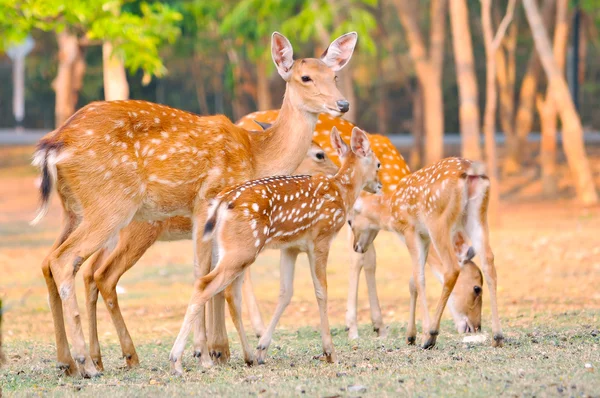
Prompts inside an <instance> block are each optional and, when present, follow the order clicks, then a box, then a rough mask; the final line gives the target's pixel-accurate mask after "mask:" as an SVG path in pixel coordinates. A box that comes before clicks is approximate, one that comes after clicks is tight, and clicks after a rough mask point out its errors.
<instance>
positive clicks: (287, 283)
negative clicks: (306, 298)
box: [246, 249, 298, 365]
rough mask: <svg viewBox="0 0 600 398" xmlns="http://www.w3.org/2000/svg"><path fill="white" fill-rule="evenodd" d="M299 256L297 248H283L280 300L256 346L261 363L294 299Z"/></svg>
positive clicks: (280, 268)
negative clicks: (277, 327)
mask: <svg viewBox="0 0 600 398" xmlns="http://www.w3.org/2000/svg"><path fill="white" fill-rule="evenodd" d="M297 258H298V251H297V250H295V249H282V250H281V260H280V262H279V281H280V282H279V300H277V307H276V308H275V313H274V314H273V318H271V322H269V326H268V327H267V330H266V331H265V333H264V334H263V335H262V337H261V338H260V340H259V342H258V347H256V359H257V361H258V363H259V364H260V365H262V364H264V363H265V357H266V356H267V350H268V349H269V345H271V341H272V338H273V332H274V331H275V327H276V326H277V323H278V322H279V319H280V318H281V315H282V314H283V311H285V309H286V308H287V306H288V305H289V304H290V301H292V296H293V295H294V268H295V266H296V259H297ZM246 272H248V271H246Z"/></svg>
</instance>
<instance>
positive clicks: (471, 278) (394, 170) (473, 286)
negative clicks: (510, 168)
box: [236, 110, 483, 339]
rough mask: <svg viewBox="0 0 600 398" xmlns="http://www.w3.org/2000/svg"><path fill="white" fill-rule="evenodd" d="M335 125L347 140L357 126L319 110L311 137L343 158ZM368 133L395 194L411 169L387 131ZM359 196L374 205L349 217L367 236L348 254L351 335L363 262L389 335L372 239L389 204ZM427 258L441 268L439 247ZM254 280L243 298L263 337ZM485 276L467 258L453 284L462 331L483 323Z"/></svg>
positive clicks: (257, 117) (382, 331)
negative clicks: (336, 142)
mask: <svg viewBox="0 0 600 398" xmlns="http://www.w3.org/2000/svg"><path fill="white" fill-rule="evenodd" d="M278 115H279V110H270V111H260V112H254V113H251V114H249V115H246V116H244V117H243V118H241V119H240V120H239V121H238V122H237V123H236V124H237V125H238V126H241V127H244V128H246V129H255V128H257V123H258V125H260V126H264V125H266V123H272V122H273V121H275V120H276V119H277V116H278ZM333 127H336V128H337V129H338V131H339V132H340V136H341V137H342V138H343V139H345V140H349V139H350V136H351V132H352V129H353V128H354V127H355V126H354V124H352V123H350V122H348V121H347V120H343V119H341V118H339V117H333V116H330V115H326V114H321V115H319V120H318V121H317V126H316V127H315V132H314V136H313V139H314V140H315V141H316V142H318V143H319V144H320V145H321V147H322V148H323V149H325V151H326V152H327V154H328V155H329V156H331V158H332V160H333V161H334V162H336V163H338V164H339V159H338V158H337V155H336V154H335V150H334V149H333V147H332V146H331V143H330V138H329V133H330V131H331V129H332V128H333ZM368 137H369V142H370V143H371V147H372V149H373V152H375V155H376V156H377V158H378V159H380V161H381V170H380V172H379V177H380V180H381V182H382V184H383V193H384V195H385V194H391V193H393V192H394V191H395V190H396V188H397V184H398V182H399V181H400V180H401V179H402V178H404V177H405V176H407V175H408V174H409V173H410V170H409V168H408V166H407V164H406V162H405V161H404V158H403V157H402V155H401V154H400V152H398V150H397V149H396V147H394V145H393V144H392V143H391V141H390V140H389V138H388V137H386V136H383V135H378V134H368ZM361 197H362V198H364V199H365V201H364V202H363V203H365V206H368V205H369V204H372V206H370V207H369V208H368V209H366V210H365V211H363V216H362V217H361V215H357V216H356V217H354V216H353V215H352V213H351V214H350V217H351V218H353V219H354V222H353V224H352V229H353V232H354V234H355V235H357V236H358V235H360V238H358V239H360V240H361V241H363V243H362V250H361V253H357V252H354V251H353V252H352V253H351V254H350V258H351V261H350V267H349V288H348V304H347V311H346V326H347V327H348V337H349V338H350V339H356V338H358V323H357V313H356V309H357V301H358V281H359V277H360V273H361V271H362V269H363V268H364V270H365V279H366V282H367V288H368V294H369V309H370V311H371V321H372V323H373V329H374V330H375V332H376V333H377V335H378V336H379V337H385V336H386V335H387V329H386V327H385V325H384V323H383V317H382V315H381V307H380V305H379V298H378V296H377V284H376V281H375V271H376V264H377V261H376V253H375V247H374V245H373V244H372V242H373V240H374V239H375V237H376V236H377V234H378V232H379V230H380V229H381V228H383V227H382V225H383V224H382V222H381V220H380V214H387V211H386V209H385V207H383V208H382V203H383V201H382V200H381V197H380V196H373V195H370V194H368V193H364V192H363V194H362V195H361ZM359 202H360V199H359ZM365 215H366V217H365ZM350 235H352V234H350ZM350 241H351V242H350V246H352V238H351V237H350ZM457 243H458V242H457ZM464 247H465V246H462V245H461V249H464ZM462 254H463V255H464V254H465V253H464V252H463V253H462ZM428 262H429V264H430V265H431V267H432V269H433V270H434V271H436V270H439V269H441V262H440V259H439V257H438V256H437V255H436V253H435V251H432V252H430V253H429V257H428ZM435 275H436V276H438V273H437V272H436V273H435ZM439 275H441V274H439ZM438 279H439V278H438ZM250 280H251V279H250V272H247V273H246V279H245V281H244V286H243V288H244V301H245V302H246V303H247V305H248V308H249V313H250V319H251V321H252V326H253V328H254V330H255V331H256V333H257V335H259V337H260V336H262V335H263V333H264V330H265V326H264V324H263V321H262V317H261V315H260V311H259V309H258V305H257V304H256V299H255V297H254V293H253V291H252V287H251V282H250ZM482 281H483V278H482V276H481V271H480V270H479V268H478V267H477V266H476V265H475V264H474V263H473V262H470V261H469V262H466V263H465V264H464V265H463V267H462V271H461V273H460V275H459V277H458V280H457V286H456V287H455V288H454V290H453V292H452V295H451V296H450V299H449V308H450V310H451V313H452V316H453V318H454V322H455V326H456V328H457V330H458V331H459V332H469V331H475V329H476V326H478V325H480V324H481V284H482Z"/></svg>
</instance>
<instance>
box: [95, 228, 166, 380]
mask: <svg viewBox="0 0 600 398" xmlns="http://www.w3.org/2000/svg"><path fill="white" fill-rule="evenodd" d="M161 230H162V223H158V222H157V223H143V222H132V223H130V224H129V225H128V226H127V227H125V228H123V229H122V230H121V233H120V235H119V242H118V244H117V247H116V248H115V249H114V250H113V251H112V252H111V253H110V255H109V256H108V258H107V259H106V261H104V262H103V263H102V265H101V266H100V268H99V269H97V270H96V271H95V272H94V280H95V282H96V285H97V286H98V290H99V291H100V294H102V298H103V299H104V303H105V304H106V308H107V310H108V312H109V314H110V317H111V319H112V322H113V325H114V326H115V329H116V331H117V336H119V343H120V344H121V352H122V353H123V358H125V365H126V366H127V368H133V367H135V366H138V365H139V363H140V361H139V358H138V355H137V352H136V350H135V346H134V344H133V340H132V339H131V335H130V334H129V330H128V329H127V325H126V324H125V320H124V319H123V314H122V313H121V308H120V306H119V299H118V296H117V284H118V283H119V280H120V279H121V277H122V276H123V274H125V272H127V271H128V270H129V269H130V268H131V267H133V266H134V265H135V264H136V263H137V262H138V260H139V259H140V258H141V257H142V255H143V254H144V253H145V252H146V250H148V248H149V247H150V246H152V245H153V244H154V242H156V239H157V237H158V235H159V234H160V232H161Z"/></svg>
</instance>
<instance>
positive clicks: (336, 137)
mask: <svg viewBox="0 0 600 398" xmlns="http://www.w3.org/2000/svg"><path fill="white" fill-rule="evenodd" d="M331 146H332V147H333V149H335V152H336V153H337V155H338V156H339V157H340V158H342V157H344V156H346V155H347V154H348V151H349V150H350V149H349V148H348V145H346V143H345V142H344V140H343V139H342V137H340V132H339V131H338V129H337V128H336V127H335V126H333V128H332V129H331Z"/></svg>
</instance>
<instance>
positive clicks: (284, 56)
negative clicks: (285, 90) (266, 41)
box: [271, 32, 294, 82]
mask: <svg viewBox="0 0 600 398" xmlns="http://www.w3.org/2000/svg"><path fill="white" fill-rule="evenodd" d="M271 57H273V62H275V66H276V67H277V72H279V75H281V77H283V80H285V81H286V82H287V81H289V80H290V77H291V76H292V65H293V64H294V49H293V48H292V45H291V43H290V41H289V40H288V39H287V38H286V37H285V36H284V35H282V34H281V33H279V32H273V36H271Z"/></svg>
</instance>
